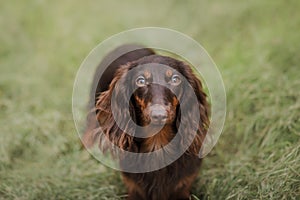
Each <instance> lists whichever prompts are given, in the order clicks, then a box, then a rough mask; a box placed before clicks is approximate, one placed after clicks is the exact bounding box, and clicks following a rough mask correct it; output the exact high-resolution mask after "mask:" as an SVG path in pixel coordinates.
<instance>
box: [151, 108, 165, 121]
mask: <svg viewBox="0 0 300 200" xmlns="http://www.w3.org/2000/svg"><path fill="white" fill-rule="evenodd" d="M150 111H151V115H150V116H151V123H153V124H164V123H165V122H166V121H167V117H168V115H167V114H168V113H167V110H166V109H165V108H164V107H163V106H161V105H157V104H155V105H153V106H151V107H150Z"/></svg>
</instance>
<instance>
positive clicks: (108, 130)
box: [96, 64, 135, 151]
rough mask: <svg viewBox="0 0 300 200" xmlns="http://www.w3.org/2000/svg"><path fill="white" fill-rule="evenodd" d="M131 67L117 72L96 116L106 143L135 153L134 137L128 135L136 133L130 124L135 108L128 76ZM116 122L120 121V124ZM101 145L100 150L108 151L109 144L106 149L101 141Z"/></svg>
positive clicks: (126, 66)
mask: <svg viewBox="0 0 300 200" xmlns="http://www.w3.org/2000/svg"><path fill="white" fill-rule="evenodd" d="M130 67H132V66H130V64H127V65H124V66H122V67H120V69H119V70H118V71H117V72H116V75H115V78H114V79H113V80H112V82H111V84H110V86H109V89H108V90H107V91H105V92H103V93H102V94H101V95H100V97H99V99H98V101H97V103H96V113H97V114H96V115H97V120H98V122H99V125H100V127H101V129H102V131H100V132H102V134H104V136H105V137H106V142H110V143H112V144H113V145H116V146H117V147H119V148H121V149H123V150H127V151H134V148H135V147H134V146H133V144H134V143H133V137H132V136H131V135H129V134H127V133H133V132H134V130H133V126H132V125H131V124H130V123H129V119H131V117H132V116H134V108H133V106H132V104H131V102H130V92H129V87H128V81H127V78H128V77H127V76H126V75H127V72H128V70H129V68H130ZM112 99H113V100H112ZM128 102H129V108H128ZM128 110H129V111H128ZM113 112H114V113H113ZM116 120H118V124H117V123H116ZM100 134H101V133H100ZM101 138H102V139H103V137H100V140H101ZM107 139H108V141H107ZM99 144H100V145H99V146H100V149H102V150H107V144H105V146H106V148H103V146H102V144H103V141H100V143H99ZM113 145H109V148H111V149H113Z"/></svg>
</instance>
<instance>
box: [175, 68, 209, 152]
mask: <svg viewBox="0 0 300 200" xmlns="http://www.w3.org/2000/svg"><path fill="white" fill-rule="evenodd" d="M183 65H184V70H183V72H182V73H183V75H184V76H185V78H186V80H187V81H188V84H189V86H188V84H186V85H185V89H184V94H183V98H182V100H181V104H180V107H181V108H183V109H186V110H187V111H186V113H185V114H179V116H178V118H177V120H179V121H177V126H178V124H179V123H180V124H181V125H184V127H185V129H184V133H182V137H184V138H182V141H183V142H187V141H188V140H190V141H191V138H192V137H194V135H193V134H192V132H195V127H198V129H197V130H196V136H195V138H194V139H193V142H192V144H191V145H190V147H189V149H188V151H187V153H191V154H194V155H198V154H199V151H200V149H201V146H202V142H203V141H204V139H205V136H206V133H207V130H208V127H209V105H208V102H207V99H206V98H207V96H206V94H205V93H204V91H203V87H202V84H201V82H200V80H199V79H198V78H197V77H196V75H195V74H194V73H193V72H192V70H191V68H190V67H189V66H188V65H186V64H183ZM193 93H194V94H193ZM195 95H196V98H197V102H195V100H193V98H191V97H192V96H195ZM199 114H200V120H199V121H196V119H197V117H195V116H197V115H198V116H199ZM198 119H199V118H198Z"/></svg>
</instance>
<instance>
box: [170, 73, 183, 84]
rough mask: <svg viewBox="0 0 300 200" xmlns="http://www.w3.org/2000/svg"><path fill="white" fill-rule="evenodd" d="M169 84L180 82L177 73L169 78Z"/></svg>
mask: <svg viewBox="0 0 300 200" xmlns="http://www.w3.org/2000/svg"><path fill="white" fill-rule="evenodd" d="M170 82H171V84H172V85H179V84H180V83H181V79H180V77H179V76H178V75H176V74H175V75H173V76H172V78H171V81H170Z"/></svg>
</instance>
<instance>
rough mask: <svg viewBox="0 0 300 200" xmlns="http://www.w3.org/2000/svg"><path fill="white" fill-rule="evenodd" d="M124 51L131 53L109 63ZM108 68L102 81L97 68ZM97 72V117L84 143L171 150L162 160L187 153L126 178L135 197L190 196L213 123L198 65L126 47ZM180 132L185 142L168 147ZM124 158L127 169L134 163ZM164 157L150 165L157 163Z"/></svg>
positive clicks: (93, 109)
mask: <svg viewBox="0 0 300 200" xmlns="http://www.w3.org/2000/svg"><path fill="white" fill-rule="evenodd" d="M130 49H131V50H132V51H129V50H130ZM120 52H126V53H124V54H123V55H122V56H121V57H119V58H117V59H115V60H114V61H113V62H112V63H109V62H108V60H110V58H112V57H114V55H116V54H117V53H120ZM104 66H108V67H107V69H106V70H105V71H104V73H103V75H102V77H101V78H100V79H99V74H98V73H97V72H99V71H101V70H103V67H104ZM97 72H96V75H95V77H94V81H93V88H92V92H91V100H90V103H89V110H91V113H94V115H89V116H88V120H87V127H86V131H85V133H84V135H83V144H84V145H85V146H86V147H87V148H88V147H91V146H92V145H94V144H97V145H98V146H99V148H100V149H101V150H102V151H107V150H112V151H111V152H113V149H114V147H113V146H117V147H118V148H120V149H121V150H123V151H127V152H133V153H151V152H156V151H159V150H164V152H168V153H165V154H159V155H161V160H164V158H168V157H172V155H173V154H176V152H178V151H182V155H179V156H178V158H177V159H176V160H174V161H172V162H170V163H168V165H166V166H164V167H162V168H159V169H155V170H153V171H151V170H150V171H149V172H138V173H134V172H126V170H125V171H124V172H122V178H123V181H124V183H125V185H126V187H127V189H128V199H131V200H134V199H141V200H148V199H149V200H167V199H189V198H190V189H191V186H192V183H193V181H194V180H195V178H196V177H197V175H198V173H199V169H200V166H201V161H202V160H201V159H200V158H199V157H198V154H199V151H200V149H201V147H202V143H203V141H204V139H205V136H206V133H207V130H208V127H209V109H210V107H209V103H208V101H207V95H206V94H205V92H204V90H203V86H202V83H201V81H200V80H199V79H198V78H197V76H196V75H195V74H194V72H193V70H192V68H191V67H190V66H189V65H188V64H187V63H186V62H183V61H180V60H178V59H175V58H171V57H168V56H162V55H158V54H156V53H155V52H154V51H153V50H151V49H149V48H145V47H142V46H139V45H124V46H121V47H119V48H117V49H116V50H114V51H112V52H110V53H109V54H108V55H107V56H106V57H105V58H104V60H103V61H102V63H101V64H100V65H99V67H98V69H97ZM97 74H98V75H97ZM95 91H96V92H95ZM183 110H184V112H183ZM197 113H198V114H197ZM197 115H199V116H198V117H196V116H197ZM117 121H119V122H117ZM129 121H131V125H130V123H129ZM128 124H129V125H128ZM180 127H181V128H180ZM100 130H101V131H100ZM128 133H130V134H128ZM192 133H195V134H194V135H193V134H192ZM176 136H178V138H179V141H177V143H175V144H174V145H173V146H170V145H168V144H169V143H171V141H173V139H174V138H175V137H176ZM187 142H188V143H189V145H188V147H187V148H184V147H183V146H185V144H186V143H187ZM173 143H174V142H173ZM166 146H168V149H167V150H165V149H164V148H165V147H166ZM169 146H170V147H169ZM119 159H120V165H121V169H122V166H123V167H124V166H125V165H127V167H128V164H130V162H131V161H128V160H129V158H127V157H126V156H125V157H119ZM158 160H160V158H159V159H157V161H156V160H154V161H153V160H152V162H149V163H150V164H149V165H151V164H153V166H156V165H157V163H159V161H158ZM138 162H139V160H137V163H138ZM140 164H141V166H142V165H143V163H142V162H140Z"/></svg>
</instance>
